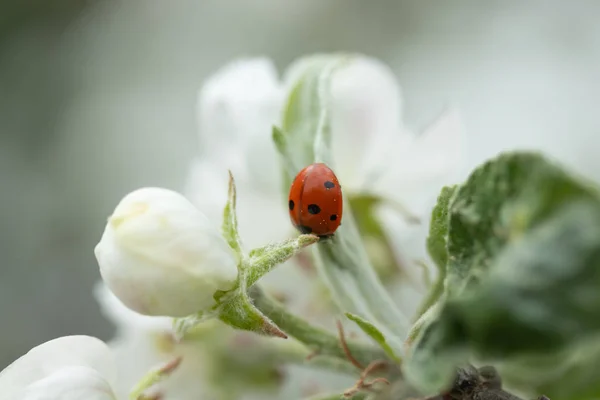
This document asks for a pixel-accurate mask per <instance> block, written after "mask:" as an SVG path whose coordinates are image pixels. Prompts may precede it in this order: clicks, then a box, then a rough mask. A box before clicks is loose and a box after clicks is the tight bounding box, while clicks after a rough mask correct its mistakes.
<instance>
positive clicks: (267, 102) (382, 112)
mask: <svg viewBox="0 0 600 400" xmlns="http://www.w3.org/2000/svg"><path fill="white" fill-rule="evenodd" d="M305 62H306V59H300V60H299V61H297V62H296V63H294V64H292V65H291V66H290V68H289V69H288V70H287V71H286V73H284V74H283V76H284V78H283V79H282V80H280V79H279V78H278V76H277V72H276V69H275V67H274V66H273V64H272V63H271V62H270V61H269V60H267V59H264V58H256V59H249V60H240V61H236V62H233V63H231V64H230V65H227V66H225V67H224V68H223V69H221V70H220V71H219V72H217V73H216V74H215V75H214V76H213V77H212V78H211V79H209V80H208V81H207V83H206V84H205V86H204V87H203V88H202V90H201V91H200V95H199V103H198V104H199V108H198V116H199V120H200V123H199V125H200V142H201V147H202V149H201V153H202V155H201V157H200V158H199V161H196V162H195V163H194V165H193V167H192V169H191V173H190V175H189V178H188V189H187V192H188V193H189V194H190V198H191V199H192V201H194V202H195V203H196V204H198V205H199V207H201V208H202V209H207V210H209V209H212V208H214V207H215V205H216V206H217V210H218V209H219V208H218V207H222V204H224V202H225V194H222V195H221V194H220V193H221V192H222V193H224V192H225V189H222V190H220V191H218V192H216V193H217V194H218V196H217V197H207V196H205V195H204V192H203V191H202V190H199V189H198V188H203V187H206V185H207V184H211V182H223V183H222V185H223V187H224V186H225V184H226V183H225V182H226V178H225V176H226V171H227V169H232V170H233V173H234V175H235V176H236V180H237V183H238V186H237V187H238V193H239V199H240V200H239V201H238V204H239V208H238V220H239V224H240V232H241V236H242V240H244V241H247V242H250V245H251V247H254V246H259V245H263V244H265V243H266V242H268V241H273V240H280V239H281V238H282V237H285V236H288V235H290V234H291V232H293V228H292V226H291V224H290V222H289V217H288V214H287V209H286V204H287V203H286V201H285V200H286V199H285V188H283V187H282V186H281V182H282V179H281V166H280V164H279V162H278V155H277V153H276V150H275V147H274V145H273V143H272V141H271V127H272V126H273V125H274V124H276V125H277V124H279V122H280V119H281V115H282V112H283V105H284V104H283V102H284V100H285V91H286V90H287V88H289V87H290V81H291V80H293V79H294V78H296V77H297V76H298V73H299V71H300V70H301V69H302V66H303V65H305V64H304V63H305ZM402 106H403V101H402V95H401V91H400V87H399V85H398V82H397V80H396V77H395V76H394V74H393V72H392V71H391V70H390V69H389V68H388V67H387V66H385V65H384V64H382V63H381V62H379V61H377V60H375V59H372V58H368V57H362V56H357V57H355V58H354V60H353V61H352V62H351V63H350V64H349V65H348V66H346V67H343V68H341V69H340V70H339V71H338V72H336V73H335V75H334V77H333V80H332V87H331V108H330V109H331V117H332V121H331V128H332V152H333V154H332V156H333V161H334V165H333V168H334V170H335V172H336V175H337V176H338V178H339V180H340V183H341V184H342V186H343V187H344V194H345V196H357V195H369V196H376V197H379V198H382V199H383V200H385V202H384V203H383V204H382V205H381V206H380V209H379V210H378V212H377V215H378V216H379V218H380V221H381V222H382V226H383V227H384V229H385V230H386V232H387V233H388V234H389V235H390V236H391V237H392V240H393V242H394V244H395V247H396V248H399V249H401V250H400V251H401V252H402V255H403V256H404V257H409V258H408V259H409V260H411V259H414V258H416V257H422V256H423V255H424V246H423V243H424V240H423V239H424V231H425V230H426V228H427V225H428V224H427V219H428V217H429V215H428V214H429V212H430V210H431V206H432V205H433V203H434V202H435V199H436V196H437V194H438V193H439V190H440V189H441V187H442V186H443V185H446V184H450V183H455V182H456V181H457V179H458V177H459V176H460V174H461V173H462V172H463V170H462V169H463V168H464V164H463V160H464V159H465V144H466V139H465V134H464V130H463V128H462V124H461V119H460V116H459V115H458V112H457V111H455V110H452V109H450V110H449V111H447V112H445V113H444V114H442V115H441V117H440V118H439V119H438V120H437V121H435V122H434V123H433V124H432V125H431V126H429V127H428V128H427V129H425V130H424V131H423V132H421V133H420V134H416V133H414V132H412V131H411V130H410V129H408V128H407V127H406V124H405V123H404V121H403V115H402ZM219 174H220V175H221V176H220V177H218V178H216V176H217V175H219ZM197 193H199V195H198V194H197ZM219 196H221V197H219ZM402 209H405V210H408V212H409V213H410V214H412V215H414V216H416V217H418V218H420V219H421V222H422V223H421V228H420V229H421V230H420V231H419V234H418V235H417V236H418V242H417V245H416V247H415V246H414V245H413V244H412V243H411V244H408V243H407V242H406V241H405V239H406V236H407V232H410V238H413V237H414V236H415V235H414V233H415V231H414V228H410V227H407V224H406V211H401V210H402ZM212 214H214V216H215V218H216V217H217V215H218V214H217V213H216V212H213V213H212ZM285 271H286V273H289V272H290V271H291V270H290V269H286V270H285ZM415 273H416V272H415ZM277 274H279V272H278V271H275V274H271V276H268V277H267V278H275V275H277ZM279 281H280V282H281V283H282V284H285V283H286V282H290V279H285V278H283V279H279ZM291 286H294V287H290V288H289V289H290V291H292V292H294V289H295V288H298V287H299V285H291ZM282 289H283V288H282ZM284 290H286V291H287V288H286V289H284Z"/></svg>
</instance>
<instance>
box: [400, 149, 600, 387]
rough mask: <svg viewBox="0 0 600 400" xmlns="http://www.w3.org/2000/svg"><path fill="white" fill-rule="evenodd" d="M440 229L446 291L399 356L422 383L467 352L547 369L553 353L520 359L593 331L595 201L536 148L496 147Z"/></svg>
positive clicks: (599, 279)
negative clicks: (502, 151) (405, 354)
mask: <svg viewBox="0 0 600 400" xmlns="http://www.w3.org/2000/svg"><path fill="white" fill-rule="evenodd" d="M448 234H449V238H448V274H449V279H448V281H447V282H448V287H447V289H448V296H447V299H446V301H445V303H443V304H442V305H441V309H440V311H439V314H438V315H437V318H434V319H432V320H431V321H430V323H429V324H428V325H427V326H426V327H425V328H424V329H423V331H422V332H421V335H420V337H419V339H418V342H417V344H416V346H415V348H414V349H413V353H412V354H411V356H410V357H409V361H408V363H407V365H405V372H406V374H407V377H408V378H409V379H410V380H411V381H412V382H414V383H415V384H416V385H418V386H419V387H420V388H422V389H423V390H424V391H428V392H431V391H433V392H435V391H436V390H440V389H441V388H443V387H444V386H445V385H446V384H447V383H448V382H449V380H450V379H451V377H452V374H453V371H454V368H455V366H456V365H458V364H461V363H463V362H467V361H471V360H472V359H476V360H482V361H495V362H502V364H503V365H504V366H505V368H506V369H508V370H509V369H511V367H512V366H516V365H517V363H519V365H520V366H521V369H520V373H519V376H520V377H521V379H523V380H528V379H534V377H535V376H537V375H539V374H550V373H551V371H552V370H554V369H555V368H556V365H555V364H554V363H543V362H542V363H539V364H536V365H530V366H529V368H527V367H526V366H523V363H522V361H520V360H522V359H523V357H534V358H535V357H540V356H549V355H552V354H561V352H564V351H566V350H565V349H569V348H573V346H575V345H577V344H579V343H582V342H584V341H589V340H591V339H592V338H594V337H597V336H598V335H599V334H600V274H599V273H598V271H600V202H599V201H598V197H597V193H596V191H595V189H593V188H591V187H589V186H588V184H587V183H584V182H580V181H578V180H576V179H574V178H573V177H571V176H569V175H568V174H567V173H566V172H564V171H563V170H561V169H560V168H559V167H557V166H555V165H553V164H551V163H549V162H548V161H546V160H545V159H544V158H543V157H541V156H539V155H536V154H531V153H511V154H506V155H503V156H500V157H498V158H496V159H494V160H492V161H490V162H488V163H486V164H485V165H483V166H482V167H480V168H478V169H477V170H476V171H475V172H474V173H473V174H472V175H471V177H470V178H469V179H468V181H467V182H466V183H465V184H464V185H463V186H461V187H460V188H459V189H458V192H457V193H456V195H455V197H454V198H453V200H452V201H451V204H450V219H449V227H448ZM573 368H576V366H575V365H573ZM505 381H506V383H507V384H509V385H510V383H511V382H510V380H507V379H505ZM565 385H566V386H565V387H569V384H568V383H565ZM566 390H567V392H569V393H570V391H575V390H577V388H576V387H575V386H573V387H571V388H570V389H566ZM564 393H566V392H564ZM538 394H539V393H538ZM544 394H545V395H547V396H549V397H550V398H553V393H552V392H544ZM567 397H568V396H567ZM569 398H570V397H569Z"/></svg>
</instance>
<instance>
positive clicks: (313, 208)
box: [308, 204, 321, 215]
mask: <svg viewBox="0 0 600 400" xmlns="http://www.w3.org/2000/svg"><path fill="white" fill-rule="evenodd" d="M308 212H309V213H311V214H313V215H314V214H318V213H320V212H321V207H319V206H318V205H316V204H309V205H308Z"/></svg>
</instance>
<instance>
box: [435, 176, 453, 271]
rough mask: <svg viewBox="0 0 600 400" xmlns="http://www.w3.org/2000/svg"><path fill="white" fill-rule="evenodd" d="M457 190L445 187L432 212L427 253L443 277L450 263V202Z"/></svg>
mask: <svg viewBox="0 0 600 400" xmlns="http://www.w3.org/2000/svg"><path fill="white" fill-rule="evenodd" d="M457 188H458V187H457V186H456V185H455V186H446V187H443V188H442V191H441V193H440V195H439V196H438V199H437V203H436V205H435V207H434V208H433V211H432V212H431V224H430V226H429V236H428V237H427V251H428V253H429V255H430V256H431V259H432V260H433V261H434V262H435V264H436V265H437V267H438V270H439V272H440V275H442V276H445V275H446V263H447V262H448V223H449V214H448V211H449V207H450V200H451V199H452V196H453V195H454V194H455V193H456V189H457Z"/></svg>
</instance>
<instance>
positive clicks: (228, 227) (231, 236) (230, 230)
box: [221, 171, 242, 259]
mask: <svg viewBox="0 0 600 400" xmlns="http://www.w3.org/2000/svg"><path fill="white" fill-rule="evenodd" d="M236 197H237V195H236V189H235V180H234V179H233V175H232V174H231V171H229V192H228V196H227V204H226V205H225V209H224V211H223V226H222V228H221V232H222V234H223V237H224V238H225V240H226V241H227V243H228V244H229V246H230V247H231V248H232V249H233V250H234V251H235V252H236V254H237V256H238V258H239V259H241V257H242V244H241V240H240V236H239V233H238V222H237V213H236Z"/></svg>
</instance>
